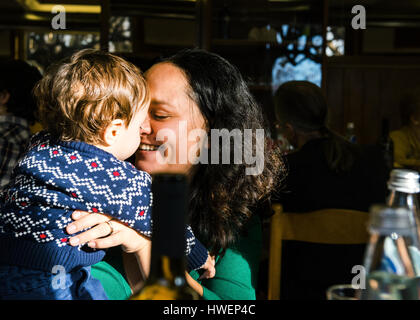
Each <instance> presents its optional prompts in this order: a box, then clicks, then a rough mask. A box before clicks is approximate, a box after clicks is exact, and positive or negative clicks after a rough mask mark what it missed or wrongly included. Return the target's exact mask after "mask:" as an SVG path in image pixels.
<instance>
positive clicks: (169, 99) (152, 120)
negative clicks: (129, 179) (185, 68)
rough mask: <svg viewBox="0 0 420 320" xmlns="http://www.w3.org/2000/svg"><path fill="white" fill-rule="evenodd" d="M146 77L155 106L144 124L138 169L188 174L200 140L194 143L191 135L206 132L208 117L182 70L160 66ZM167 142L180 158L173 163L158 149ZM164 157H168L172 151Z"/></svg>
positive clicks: (169, 65)
mask: <svg viewBox="0 0 420 320" xmlns="http://www.w3.org/2000/svg"><path fill="white" fill-rule="evenodd" d="M145 77H146V80H147V84H148V87H149V89H150V95H151V104H150V108H149V112H148V115H147V117H146V119H145V121H144V123H143V124H142V130H141V144H140V147H139V149H138V150H137V152H136V167H137V168H138V169H140V170H143V171H146V172H148V173H150V174H153V173H156V172H178V173H185V174H186V173H188V171H189V169H190V168H191V166H192V164H191V163H190V162H189V161H186V159H188V153H189V150H190V149H191V148H192V147H193V146H194V145H196V144H197V142H196V141H190V140H189V139H188V135H189V133H191V132H192V130H195V129H205V126H206V122H205V120H204V117H203V116H202V114H201V112H200V110H199V108H198V106H197V104H196V103H195V102H194V101H193V100H192V99H191V98H190V97H189V96H188V94H187V92H188V91H187V90H188V87H189V86H188V82H187V79H186V78H185V75H184V73H183V72H182V71H181V70H180V69H179V68H178V67H176V66H175V65H173V64H171V63H159V64H156V65H154V66H153V67H152V68H150V69H149V70H148V71H147V72H146V74H145ZM201 131H202V130H201ZM194 132H196V131H193V133H194ZM162 137H163V141H162ZM197 139H198V138H197ZM197 141H198V140H197ZM165 142H166V143H167V145H168V146H169V149H170V150H173V151H174V153H172V154H173V155H175V156H176V158H171V159H172V160H171V161H169V162H170V163H168V161H165V159H164V156H163V155H162V153H161V152H160V151H158V150H156V149H157V148H158V147H159V146H161V145H162V144H163V143H165ZM162 148H163V147H161V149H162ZM164 155H165V156H168V150H166V151H165V152H164Z"/></svg>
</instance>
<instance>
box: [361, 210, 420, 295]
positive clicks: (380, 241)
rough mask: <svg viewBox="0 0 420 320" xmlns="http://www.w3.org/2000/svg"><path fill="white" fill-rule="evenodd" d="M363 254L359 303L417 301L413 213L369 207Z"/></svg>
mask: <svg viewBox="0 0 420 320" xmlns="http://www.w3.org/2000/svg"><path fill="white" fill-rule="evenodd" d="M369 232H370V241H369V244H368V247H367V250H366V254H365V261H364V267H365V272H366V288H365V290H362V291H361V292H362V293H361V299H363V300H418V299H419V294H418V292H419V290H418V289H419V286H418V285H419V282H418V279H419V278H418V277H419V275H420V268H419V267H420V264H419V247H418V243H419V239H418V232H417V228H416V225H415V223H414V219H413V212H412V211H411V210H409V209H408V208H404V207H387V206H386V207H385V206H373V207H372V209H371V212H370V221H369Z"/></svg>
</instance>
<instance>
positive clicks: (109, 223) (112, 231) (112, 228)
mask: <svg viewBox="0 0 420 320" xmlns="http://www.w3.org/2000/svg"><path fill="white" fill-rule="evenodd" d="M111 221H112V219H111V220H108V221H105V223H106V224H107V225H108V226H109V227H110V228H111V230H110V231H109V233H108V235H107V237H109V236H110V235H112V234H113V233H114V227H113V226H112V224H111Z"/></svg>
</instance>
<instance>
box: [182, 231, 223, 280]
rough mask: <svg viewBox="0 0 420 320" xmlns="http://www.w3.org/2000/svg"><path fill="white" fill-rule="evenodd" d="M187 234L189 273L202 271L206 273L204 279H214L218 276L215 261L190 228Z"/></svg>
mask: <svg viewBox="0 0 420 320" xmlns="http://www.w3.org/2000/svg"><path fill="white" fill-rule="evenodd" d="M185 233H186V236H185V238H186V239H187V244H186V249H185V250H186V255H187V269H188V271H191V270H197V269H202V270H203V271H204V273H203V275H202V277H203V278H206V279H208V278H213V277H214V275H215V274H216V269H215V267H214V264H215V259H214V258H213V257H211V256H210V254H209V252H208V251H207V249H206V248H205V247H204V245H203V244H202V243H201V242H200V241H199V240H198V239H197V238H196V237H195V236H194V233H193V231H192V229H191V227H190V226H187V227H186V230H185Z"/></svg>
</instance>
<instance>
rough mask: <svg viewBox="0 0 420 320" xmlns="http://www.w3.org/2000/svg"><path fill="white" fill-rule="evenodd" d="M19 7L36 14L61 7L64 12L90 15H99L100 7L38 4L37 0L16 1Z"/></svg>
mask: <svg viewBox="0 0 420 320" xmlns="http://www.w3.org/2000/svg"><path fill="white" fill-rule="evenodd" d="M16 1H17V2H19V3H20V4H21V5H23V6H24V7H26V8H27V9H29V10H30V11H37V12H52V10H53V8H54V7H55V6H58V5H60V6H63V7H64V8H65V10H66V12H69V13H91V14H99V13H101V6H100V5H81V4H78V5H75V4H59V3H55V4H46V3H39V2H38V1H37V0H16Z"/></svg>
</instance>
